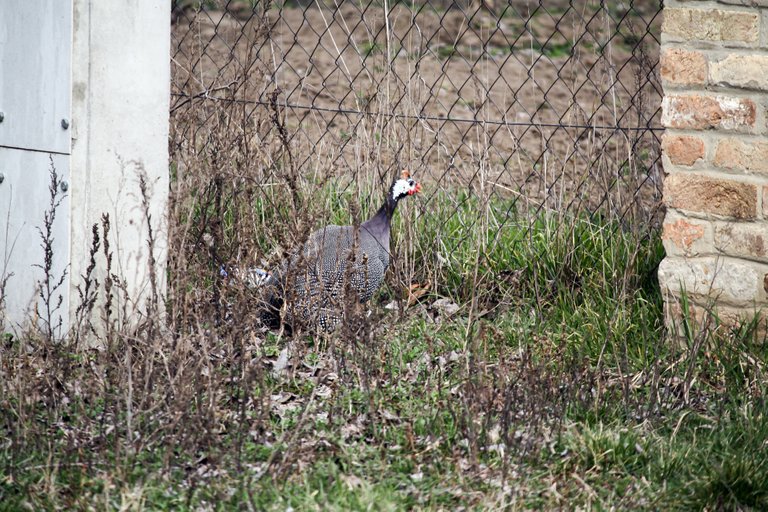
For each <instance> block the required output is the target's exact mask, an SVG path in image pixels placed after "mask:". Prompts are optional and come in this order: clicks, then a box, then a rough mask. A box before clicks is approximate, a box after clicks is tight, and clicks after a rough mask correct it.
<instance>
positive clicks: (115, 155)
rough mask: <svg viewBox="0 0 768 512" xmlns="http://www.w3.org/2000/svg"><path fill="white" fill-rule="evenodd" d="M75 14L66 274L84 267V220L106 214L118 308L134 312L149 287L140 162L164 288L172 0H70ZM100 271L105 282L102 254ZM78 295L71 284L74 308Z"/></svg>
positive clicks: (87, 227) (87, 235)
mask: <svg viewBox="0 0 768 512" xmlns="http://www.w3.org/2000/svg"><path fill="white" fill-rule="evenodd" d="M73 19H74V41H73V66H72V82H73V86H72V117H73V124H72V169H73V172H72V178H71V188H70V194H71V200H72V204H73V205H74V206H73V209H72V222H71V223H72V232H71V240H72V244H71V251H70V261H71V269H72V276H82V275H84V274H85V271H86V267H87V265H88V250H89V248H90V246H91V240H92V236H91V226H92V225H93V224H95V223H96V224H99V225H100V224H101V217H102V214H104V213H107V214H109V217H110V221H111V229H112V235H113V236H112V239H111V247H112V249H113V250H114V252H115V259H114V262H113V265H114V270H113V271H115V272H116V273H117V274H118V276H119V277H120V278H121V279H124V280H125V281H126V283H127V285H128V296H129V297H130V301H129V303H128V304H124V303H120V304H118V305H117V307H116V308H115V309H116V310H117V311H122V310H123V309H124V307H125V308H127V309H126V310H127V313H128V315H129V316H130V317H132V318H129V320H135V319H137V315H138V314H140V310H141V309H142V307H143V304H144V301H145V300H146V299H147V298H148V297H149V294H150V292H151V290H150V281H149V261H148V257H149V249H148V246H147V240H148V226H147V222H146V218H145V215H144V211H143V208H142V196H141V192H140V190H139V173H141V172H144V173H146V176H147V180H148V183H149V185H150V187H149V190H150V193H151V196H152V200H151V203H150V215H151V219H152V224H153V225H152V231H153V233H154V236H155V238H156V240H157V243H156V245H155V259H156V261H157V262H158V265H159V266H158V269H157V270H158V273H157V276H158V278H159V279H160V282H159V283H158V284H159V286H160V287H161V289H162V288H163V279H164V277H165V270H164V268H165V267H164V262H165V260H166V247H167V244H166V239H167V225H166V207H167V197H168V112H169V101H170V96H169V94H170V57H169V56H170V7H169V5H168V2H167V1H165V0H130V1H121V2H104V1H102V0H75V1H74V16H73ZM97 277H98V279H99V281H100V282H102V283H103V282H104V277H105V276H104V265H103V264H102V265H99V267H98V275H97ZM73 281H74V282H75V285H76V284H77V282H79V281H81V280H79V279H76V278H73ZM78 301H79V295H78V293H77V290H76V287H75V286H73V287H72V289H71V294H70V303H71V304H72V308H73V309H74V308H75V307H76V304H77V303H78Z"/></svg>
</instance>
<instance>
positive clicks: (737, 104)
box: [661, 95, 756, 130]
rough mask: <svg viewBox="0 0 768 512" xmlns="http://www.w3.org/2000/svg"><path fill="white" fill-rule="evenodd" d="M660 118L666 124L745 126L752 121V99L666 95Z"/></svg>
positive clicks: (693, 127)
mask: <svg viewBox="0 0 768 512" xmlns="http://www.w3.org/2000/svg"><path fill="white" fill-rule="evenodd" d="M662 107H663V110H664V111H663V113H662V116H661V122H662V124H664V126H666V127H667V128H678V129H688V130H706V129H712V128H717V129H721V130H744V129H748V128H750V127H753V126H754V125H755V113H756V107H755V102H754V101H752V100H750V99H748V98H732V97H728V96H698V95H686V96H667V97H665V98H664V101H663V103H662Z"/></svg>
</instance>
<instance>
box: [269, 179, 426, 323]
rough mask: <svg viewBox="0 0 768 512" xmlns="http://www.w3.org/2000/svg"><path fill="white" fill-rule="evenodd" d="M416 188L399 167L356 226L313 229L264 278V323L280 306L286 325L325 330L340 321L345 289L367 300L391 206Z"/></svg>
mask: <svg viewBox="0 0 768 512" xmlns="http://www.w3.org/2000/svg"><path fill="white" fill-rule="evenodd" d="M420 188H421V187H420V185H419V183H417V182H416V181H414V180H413V179H412V178H411V177H410V174H409V173H408V172H407V171H403V173H402V175H401V177H400V178H399V179H398V180H396V181H395V182H394V183H393V184H392V186H391V187H390V190H389V193H388V194H387V198H386V200H385V202H384V204H383V205H382V207H381V208H380V209H379V210H378V212H377V213H376V214H375V215H374V216H373V217H371V218H370V219H368V220H367V221H366V222H364V223H363V224H361V225H360V226H359V227H355V226H335V225H332V226H327V227H325V228H321V229H319V230H317V231H315V232H314V233H312V235H310V237H309V239H308V240H307V242H306V244H304V247H303V250H301V251H298V252H297V254H296V255H295V256H293V257H292V258H291V259H290V261H289V262H287V263H284V264H283V265H282V266H281V268H280V269H279V270H277V271H275V272H273V273H272V274H271V275H270V276H269V277H268V278H267V279H266V282H265V285H264V286H265V298H266V303H267V304H268V308H267V309H268V311H267V315H266V316H265V318H266V320H267V323H273V324H274V323H275V322H276V321H277V320H278V311H279V310H280V309H282V310H283V320H284V321H285V322H286V323H287V324H288V325H292V324H294V323H297V322H298V323H301V324H303V325H306V326H309V327H311V328H315V329H317V330H320V331H325V332H329V331H332V330H333V329H334V328H335V327H336V326H337V325H338V324H339V323H340V322H341V319H342V316H343V307H344V299H345V297H348V295H347V292H349V293H353V294H354V300H355V301H358V302H360V303H362V302H366V301H368V300H369V299H370V298H371V297H372V296H373V294H374V293H375V292H376V290H377V289H378V288H379V286H381V283H382V282H383V281H384V274H385V272H386V270H387V267H388V266H389V260H390V258H389V241H390V236H389V235H390V229H391V223H392V215H393V214H394V212H395V208H396V207H397V204H398V202H399V201H400V200H401V199H402V198H404V197H406V196H409V195H413V194H415V193H417V192H419V190H420ZM286 290H287V293H286Z"/></svg>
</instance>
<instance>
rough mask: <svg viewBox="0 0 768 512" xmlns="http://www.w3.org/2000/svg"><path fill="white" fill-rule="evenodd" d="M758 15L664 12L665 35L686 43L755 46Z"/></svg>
mask: <svg viewBox="0 0 768 512" xmlns="http://www.w3.org/2000/svg"><path fill="white" fill-rule="evenodd" d="M759 19H760V18H759V16H758V13H756V12H746V11H729V10H722V9H689V8H667V9H664V22H663V24H662V28H661V30H662V33H663V34H664V35H665V36H667V37H671V38H674V39H677V40H684V41H724V42H741V43H756V42H757V41H758V38H759V35H760V33H759V30H760V22H759Z"/></svg>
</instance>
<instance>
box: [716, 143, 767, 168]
mask: <svg viewBox="0 0 768 512" xmlns="http://www.w3.org/2000/svg"><path fill="white" fill-rule="evenodd" d="M714 164H715V165H716V166H718V167H722V168H723V169H731V170H736V171H742V172H748V173H763V174H768V142H764V141H750V140H741V139H737V138H733V137H729V138H727V139H722V140H720V141H719V142H718V143H717V149H716V151H715V159H714Z"/></svg>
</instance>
